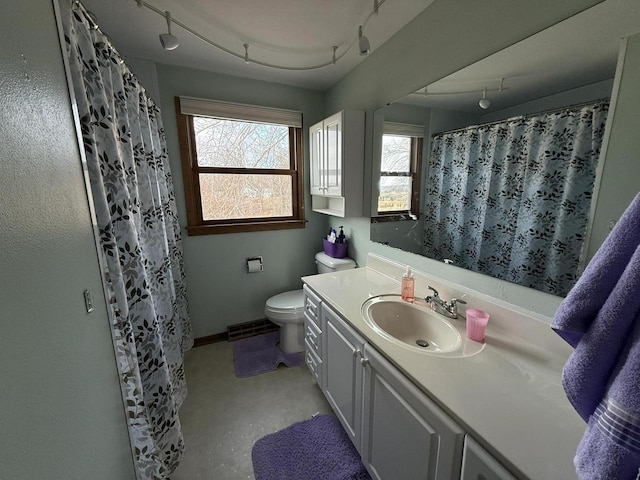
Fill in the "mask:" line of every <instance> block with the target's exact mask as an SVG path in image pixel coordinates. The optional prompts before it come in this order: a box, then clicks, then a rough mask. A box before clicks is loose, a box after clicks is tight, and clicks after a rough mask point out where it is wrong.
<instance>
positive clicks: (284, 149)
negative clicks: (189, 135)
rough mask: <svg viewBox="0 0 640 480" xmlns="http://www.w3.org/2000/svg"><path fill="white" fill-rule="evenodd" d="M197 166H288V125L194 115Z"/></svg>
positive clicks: (279, 167)
mask: <svg viewBox="0 0 640 480" xmlns="http://www.w3.org/2000/svg"><path fill="white" fill-rule="evenodd" d="M193 127H194V131H195V137H196V151H197V154H198V166H200V167H232V168H278V169H286V170H288V169H289V165H290V156H289V127H286V126H283V125H266V124H261V123H251V122H241V121H234V120H220V119H217V118H206V117H194V118H193Z"/></svg>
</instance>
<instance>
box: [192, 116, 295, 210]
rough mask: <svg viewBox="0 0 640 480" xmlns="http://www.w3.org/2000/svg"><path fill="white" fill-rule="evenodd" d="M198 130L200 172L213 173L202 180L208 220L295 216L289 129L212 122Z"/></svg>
mask: <svg viewBox="0 0 640 480" xmlns="http://www.w3.org/2000/svg"><path fill="white" fill-rule="evenodd" d="M193 126H194V132H195V139H196V152H197V159H198V160H197V161H198V167H205V168H207V167H210V168H211V170H206V171H202V170H200V174H199V175H198V177H199V181H200V195H201V202H202V218H203V220H226V219H242V218H265V217H287V216H291V215H292V214H293V198H292V181H293V180H292V177H291V174H290V169H291V155H290V150H289V148H290V147H289V127H287V126H282V125H268V124H262V123H252V122H243V121H233V120H222V119H217V118H207V117H194V118H193ZM256 170H258V171H256ZM259 170H264V172H261V171H259ZM278 170H281V171H282V172H278Z"/></svg>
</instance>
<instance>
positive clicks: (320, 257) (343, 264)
mask: <svg viewBox="0 0 640 480" xmlns="http://www.w3.org/2000/svg"><path fill="white" fill-rule="evenodd" d="M316 261H317V262H320V263H322V264H323V265H326V266H327V267H329V268H333V269H335V270H348V269H349V268H355V267H356V262H355V261H354V260H353V259H351V258H349V257H345V258H333V257H330V256H329V255H327V254H326V253H324V252H318V253H316Z"/></svg>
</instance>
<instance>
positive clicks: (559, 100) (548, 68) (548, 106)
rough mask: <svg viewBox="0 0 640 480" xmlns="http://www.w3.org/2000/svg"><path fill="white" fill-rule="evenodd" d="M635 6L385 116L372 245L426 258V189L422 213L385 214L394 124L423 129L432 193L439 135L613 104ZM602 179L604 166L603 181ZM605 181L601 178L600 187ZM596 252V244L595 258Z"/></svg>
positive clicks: (599, 9) (636, 25) (569, 29)
mask: <svg viewBox="0 0 640 480" xmlns="http://www.w3.org/2000/svg"><path fill="white" fill-rule="evenodd" d="M635 1H636V0H610V1H607V2H603V3H602V4H599V5H597V6H595V7H593V8H591V9H589V10H586V11H585V12H582V13H580V14H578V15H576V16H574V17H572V18H570V19H567V20H566V21H564V22H561V23H560V24H558V25H556V26H554V27H551V28H549V29H546V30H544V31H542V32H540V33H538V34H536V35H534V36H532V37H530V38H528V39H526V40H524V41H522V42H520V43H518V44H515V45H513V46H511V47H509V48H507V49H505V50H502V51H500V52H498V53H496V54H494V55H492V56H490V57H488V58H486V59H484V60H482V61H480V62H477V63H476V64H473V65H470V66H469V67H467V68H465V69H463V70H461V71H459V72H456V73H454V74H452V75H450V76H448V77H445V78H443V79H441V80H440V81H438V82H435V83H433V84H431V85H428V86H426V87H424V88H422V89H419V90H418V91H417V92H413V93H411V94H409V95H407V96H406V97H404V98H402V99H399V100H398V101H396V102H393V103H392V104H390V105H388V106H386V107H385V108H382V109H379V110H377V111H376V112H375V114H374V135H373V138H374V145H373V153H374V161H373V168H372V170H373V172H372V176H373V177H372V178H373V181H372V201H371V205H372V212H371V241H374V242H379V243H383V244H385V245H389V246H390V247H394V248H399V249H401V250H404V251H406V252H410V253H414V254H418V255H423V251H424V250H423V249H424V243H425V240H424V232H425V224H424V222H425V212H424V208H425V207H424V206H425V204H426V198H425V197H426V194H425V188H422V189H421V190H420V192H419V201H418V202H417V203H418V211H410V208H408V207H404V208H407V210H405V211H404V212H397V214H396V215H381V214H380V212H378V199H379V197H380V198H382V197H384V196H385V183H384V181H385V178H384V176H385V175H388V172H386V169H384V168H383V169H382V170H383V172H382V174H381V168H380V165H381V164H380V158H381V155H382V151H383V142H382V138H383V134H384V133H385V130H386V131H388V129H389V128H390V127H389V125H390V124H391V129H392V130H393V128H394V124H395V128H397V125H401V126H402V125H404V126H409V127H412V128H413V129H414V132H415V129H416V128H418V129H421V130H423V135H422V136H423V139H424V141H423V145H422V148H421V151H422V152H421V153H422V165H421V168H420V170H419V171H417V172H415V181H417V182H418V183H419V184H421V185H423V186H425V185H426V181H427V168H426V165H427V163H428V159H429V154H430V151H431V139H432V135H434V134H436V133H439V132H445V131H449V130H454V129H460V128H464V127H468V126H470V125H483V124H487V123H491V122H496V121H501V120H505V119H508V118H512V117H516V116H522V115H530V114H533V113H537V112H545V111H550V110H556V109H560V108H564V107H568V106H571V105H576V104H583V103H586V102H591V101H595V100H598V99H603V98H608V97H610V96H611V91H612V88H613V84H614V76H615V69H616V63H617V57H618V49H619V45H620V39H621V38H624V37H628V36H630V35H633V34H635V33H638V32H640V12H638V8H637V4H636V3H635ZM604 19H606V20H604ZM603 22H604V23H603ZM584 32H589V35H585V33H584ZM481 101H482V102H481ZM481 103H482V106H481V105H480V104H481ZM487 103H488V105H487ZM485 107H487V108H485ZM636 130H637V129H636ZM412 135H416V136H417V135H418V134H415V133H414V134H412ZM385 172H386V173H385ZM601 172H602V167H601V166H599V170H598V175H601ZM409 174H410V172H409V173H406V174H405V175H409ZM599 181H600V178H599V177H597V178H596V186H597V185H598V182H599ZM381 190H382V191H381ZM597 191H598V189H597V188H596V189H595V191H594V193H596V192H597ZM634 193H635V192H634ZM381 195H382V196H381ZM592 205H595V199H594V200H593V201H592ZM591 212H593V206H592V207H591ZM596 248H597V246H594V245H589V251H590V252H593V251H595V249H596ZM584 250H586V249H583V252H581V253H580V254H579V256H580V257H581V260H582V262H583V264H584V263H585V262H586V260H587V258H586V255H585V252H584ZM432 258H433V257H432ZM437 260H440V261H446V259H444V258H437ZM447 263H448V262H447ZM536 288H537V287H536ZM541 289H542V288H541ZM552 293H555V294H559V293H557V292H552Z"/></svg>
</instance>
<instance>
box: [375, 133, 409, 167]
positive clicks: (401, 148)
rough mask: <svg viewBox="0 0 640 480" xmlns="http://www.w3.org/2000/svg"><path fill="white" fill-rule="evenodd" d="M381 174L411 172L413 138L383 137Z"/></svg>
mask: <svg viewBox="0 0 640 480" xmlns="http://www.w3.org/2000/svg"><path fill="white" fill-rule="evenodd" d="M380 171H381V172H410V171H411V137H401V136H398V135H383V136H382V161H381V163H380Z"/></svg>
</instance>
